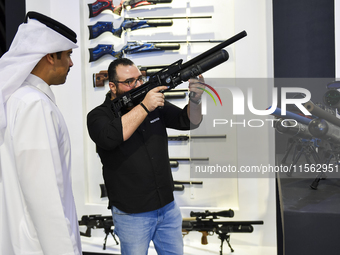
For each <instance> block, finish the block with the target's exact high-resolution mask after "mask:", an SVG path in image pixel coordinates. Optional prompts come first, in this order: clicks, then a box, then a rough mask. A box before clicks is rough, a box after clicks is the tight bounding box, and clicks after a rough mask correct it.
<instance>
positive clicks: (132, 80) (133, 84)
mask: <svg viewBox="0 0 340 255" xmlns="http://www.w3.org/2000/svg"><path fill="white" fill-rule="evenodd" d="M145 80H146V79H145V77H144V76H142V75H141V76H139V77H138V78H137V79H135V78H130V79H127V80H125V81H116V82H117V83H123V84H124V85H125V86H128V87H130V88H134V87H136V85H137V81H139V82H140V83H141V84H143V83H144V82H145Z"/></svg>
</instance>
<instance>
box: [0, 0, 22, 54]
mask: <svg viewBox="0 0 340 255" xmlns="http://www.w3.org/2000/svg"><path fill="white" fill-rule="evenodd" d="M5 10H6V12H5V16H6V17H5V19H6V50H8V48H9V46H10V45H11V43H12V40H13V38H14V35H15V33H16V32H17V30H18V26H19V25H20V24H21V23H22V22H23V21H24V18H25V13H26V7H25V0H5Z"/></svg>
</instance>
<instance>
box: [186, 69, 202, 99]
mask: <svg viewBox="0 0 340 255" xmlns="http://www.w3.org/2000/svg"><path fill="white" fill-rule="evenodd" d="M203 89H205V85H204V78H203V76H202V75H201V74H200V75H199V76H198V79H196V78H190V80H189V91H190V100H191V101H192V102H200V101H201V97H202V94H203Z"/></svg>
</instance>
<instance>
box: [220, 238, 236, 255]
mask: <svg viewBox="0 0 340 255" xmlns="http://www.w3.org/2000/svg"><path fill="white" fill-rule="evenodd" d="M218 238H219V239H221V246H220V247H221V250H220V255H223V242H224V241H226V242H227V244H228V246H229V248H230V251H231V252H234V249H233V248H232V247H231V245H230V235H228V234H227V233H218Z"/></svg>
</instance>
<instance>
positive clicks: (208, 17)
mask: <svg viewBox="0 0 340 255" xmlns="http://www.w3.org/2000/svg"><path fill="white" fill-rule="evenodd" d="M210 18H212V16H181V17H135V18H134V17H130V18H125V20H151V19H210Z"/></svg>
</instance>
